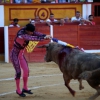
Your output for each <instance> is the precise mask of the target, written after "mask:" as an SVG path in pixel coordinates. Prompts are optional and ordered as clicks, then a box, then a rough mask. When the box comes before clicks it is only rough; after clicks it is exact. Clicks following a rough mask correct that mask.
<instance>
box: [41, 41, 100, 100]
mask: <svg viewBox="0 0 100 100" xmlns="http://www.w3.org/2000/svg"><path fill="white" fill-rule="evenodd" d="M39 48H46V55H45V61H46V62H50V61H53V62H55V63H56V64H58V66H59V68H60V70H61V72H62V73H63V78H64V82H65V86H66V87H67V88H68V90H69V91H70V93H71V94H72V95H73V96H75V91H74V90H73V89H72V88H71V87H70V85H69V83H70V81H71V80H72V79H77V80H78V81H79V89H80V90H81V89H83V88H84V87H83V86H82V79H85V80H86V81H87V82H88V84H89V85H90V86H91V87H92V88H94V89H96V91H97V92H96V93H95V94H94V95H93V96H91V97H89V98H88V99H89V100H95V99H96V98H97V97H98V96H99V95H100V86H99V85H100V55H98V54H91V53H86V52H83V51H82V50H80V49H79V48H71V47H68V46H66V47H65V46H62V45H60V44H58V43H54V42H53V43H49V44H46V45H42V46H39Z"/></svg>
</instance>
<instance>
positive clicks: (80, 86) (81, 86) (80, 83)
mask: <svg viewBox="0 0 100 100" xmlns="http://www.w3.org/2000/svg"><path fill="white" fill-rule="evenodd" d="M78 81H79V89H80V90H82V89H84V86H83V85H82V79H78Z"/></svg>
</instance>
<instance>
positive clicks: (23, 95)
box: [16, 91, 26, 97]
mask: <svg viewBox="0 0 100 100" xmlns="http://www.w3.org/2000/svg"><path fill="white" fill-rule="evenodd" d="M16 93H17V94H18V95H19V96H20V97H26V95H25V94H24V93H23V92H22V93H21V94H19V93H18V92H17V91H16Z"/></svg>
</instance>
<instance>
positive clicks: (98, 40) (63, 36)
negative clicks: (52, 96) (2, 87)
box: [9, 25, 100, 62]
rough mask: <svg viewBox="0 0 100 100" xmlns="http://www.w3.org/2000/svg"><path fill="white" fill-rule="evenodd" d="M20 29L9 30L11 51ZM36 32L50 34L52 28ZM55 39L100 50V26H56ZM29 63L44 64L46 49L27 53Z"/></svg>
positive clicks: (42, 27)
mask: <svg viewBox="0 0 100 100" xmlns="http://www.w3.org/2000/svg"><path fill="white" fill-rule="evenodd" d="M19 29H20V28H9V51H11V49H12V46H13V41H14V38H15V35H16V33H17V31H18V30H19ZM36 31H39V32H41V33H44V34H50V27H49V26H46V25H42V26H39V25H38V26H36ZM53 33H54V37H55V38H58V39H60V40H62V41H65V42H67V43H70V44H72V45H74V46H80V47H82V48H84V49H85V50H91V49H100V25H96V26H92V25H91V26H89V25H86V26H79V25H63V26H59V25H54V26H53ZM49 42H50V41H49V40H45V41H41V42H39V44H38V45H43V44H46V43H49ZM25 55H26V59H27V61H28V62H43V61H44V55H45V49H40V48H35V49H34V51H33V52H32V53H27V52H26V51H25Z"/></svg>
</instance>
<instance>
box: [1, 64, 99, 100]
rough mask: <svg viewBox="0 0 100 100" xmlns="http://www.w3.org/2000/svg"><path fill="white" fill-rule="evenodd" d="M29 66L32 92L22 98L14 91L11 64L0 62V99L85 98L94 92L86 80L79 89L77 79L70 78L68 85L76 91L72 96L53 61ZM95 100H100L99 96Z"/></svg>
mask: <svg viewBox="0 0 100 100" xmlns="http://www.w3.org/2000/svg"><path fill="white" fill-rule="evenodd" d="M29 68H30V77H29V83H28V86H29V88H30V89H32V92H34V94H32V95H27V96H26V97H24V98H23V97H19V96H18V95H17V94H16V93H15V90H16V88H15V81H14V74H15V73H14V72H15V71H14V68H13V66H12V64H11V63H9V64H7V63H0V100H23V99H24V100H87V98H88V97H90V96H92V95H93V94H94V93H95V92H96V91H95V90H94V89H93V88H91V87H90V86H89V85H88V83H87V82H86V81H83V85H84V87H85V88H84V89H83V90H79V83H78V81H77V80H72V81H71V83H70V86H71V87H72V89H74V90H75V91H76V96H75V97H73V96H72V95H71V94H70V93H69V91H68V89H67V88H66V87H65V86H64V81H63V77H62V73H61V72H60V70H59V68H58V66H57V65H56V64H55V63H53V62H51V63H29ZM21 87H22V80H21ZM96 100H100V96H99V97H98V98H97V99H96Z"/></svg>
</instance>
